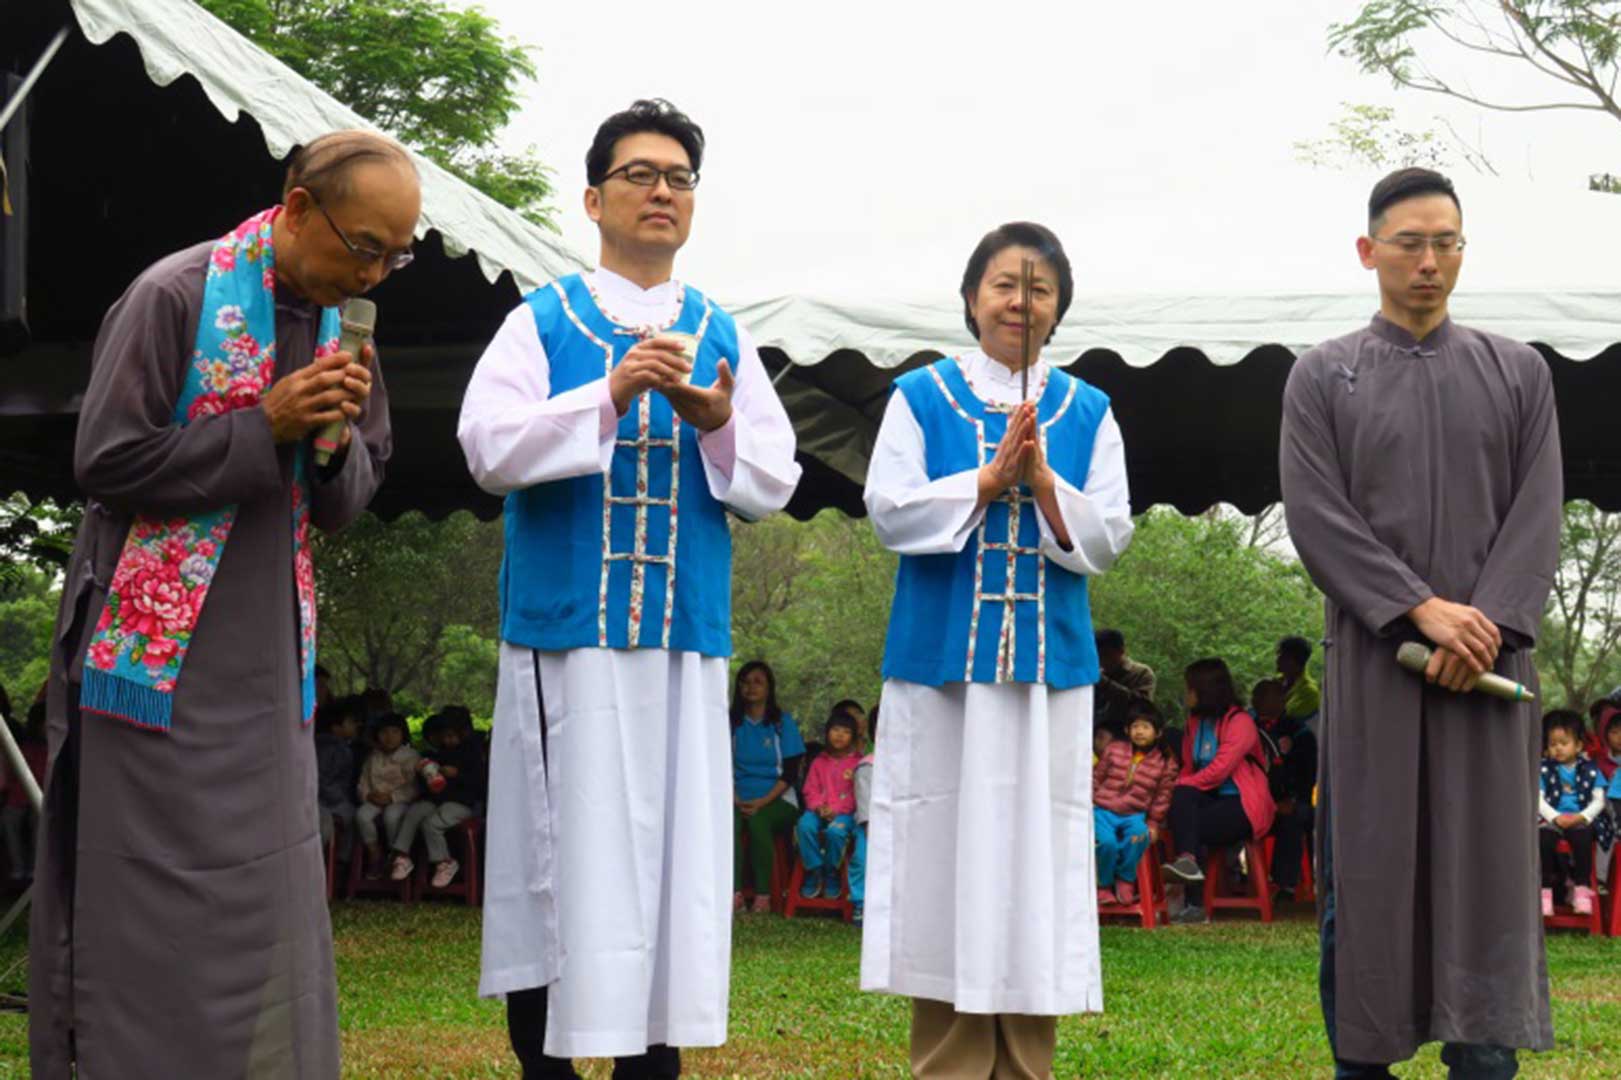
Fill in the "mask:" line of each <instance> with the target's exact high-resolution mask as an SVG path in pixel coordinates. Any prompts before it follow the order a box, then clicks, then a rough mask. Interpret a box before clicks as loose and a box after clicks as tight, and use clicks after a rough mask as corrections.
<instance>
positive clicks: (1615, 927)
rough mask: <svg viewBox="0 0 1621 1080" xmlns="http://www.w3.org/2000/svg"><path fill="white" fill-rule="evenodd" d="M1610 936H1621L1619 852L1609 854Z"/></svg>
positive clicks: (1620, 865)
mask: <svg viewBox="0 0 1621 1080" xmlns="http://www.w3.org/2000/svg"><path fill="white" fill-rule="evenodd" d="M1609 929H1610V936H1611V937H1613V938H1621V852H1616V853H1615V854H1614V855H1612V856H1610V928H1609Z"/></svg>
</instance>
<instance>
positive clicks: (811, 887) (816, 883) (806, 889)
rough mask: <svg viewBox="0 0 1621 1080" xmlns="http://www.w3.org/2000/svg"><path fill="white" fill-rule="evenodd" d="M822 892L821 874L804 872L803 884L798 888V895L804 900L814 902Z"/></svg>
mask: <svg viewBox="0 0 1621 1080" xmlns="http://www.w3.org/2000/svg"><path fill="white" fill-rule="evenodd" d="M821 891H822V872H821V871H820V870H807V871H805V882H804V884H802V885H801V886H800V887H799V895H800V896H803V897H804V898H805V899H806V900H814V899H816V897H817V895H818V894H819V893H821Z"/></svg>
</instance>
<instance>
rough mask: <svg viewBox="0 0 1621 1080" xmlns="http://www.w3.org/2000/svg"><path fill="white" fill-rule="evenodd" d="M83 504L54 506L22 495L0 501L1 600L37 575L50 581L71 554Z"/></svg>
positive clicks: (82, 513)
mask: <svg viewBox="0 0 1621 1080" xmlns="http://www.w3.org/2000/svg"><path fill="white" fill-rule="evenodd" d="M83 516H84V505H83V504H82V503H69V504H68V505H67V506H57V505H56V504H55V503H53V502H51V501H50V500H49V499H35V498H31V497H30V496H28V495H24V494H22V493H21V492H17V493H15V494H12V495H9V496H6V497H4V498H0V597H4V596H6V595H7V594H9V593H13V592H16V591H17V590H21V589H26V588H28V587H29V585H30V584H31V583H32V582H33V581H34V578H35V577H36V576H37V575H39V574H44V575H46V577H47V578H50V579H53V580H54V578H55V577H56V575H57V574H58V573H60V572H61V571H62V569H63V568H65V567H66V566H67V564H68V559H69V558H70V557H71V556H72V554H73V537H74V534H75V533H76V532H78V529H79V521H80V519H81V518H82V517H83Z"/></svg>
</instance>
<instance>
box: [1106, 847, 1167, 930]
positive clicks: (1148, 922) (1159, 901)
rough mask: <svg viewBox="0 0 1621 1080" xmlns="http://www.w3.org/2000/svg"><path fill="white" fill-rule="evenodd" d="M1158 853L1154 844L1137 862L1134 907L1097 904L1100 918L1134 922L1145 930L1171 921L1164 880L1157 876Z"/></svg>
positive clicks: (1146, 849) (1145, 849) (1130, 905)
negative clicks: (1132, 920) (1166, 902)
mask: <svg viewBox="0 0 1621 1080" xmlns="http://www.w3.org/2000/svg"><path fill="white" fill-rule="evenodd" d="M1159 868H1160V859H1159V852H1158V851H1156V850H1155V847H1154V845H1153V844H1149V845H1148V847H1146V848H1144V849H1143V854H1142V857H1141V858H1139V859H1138V860H1137V902H1136V903H1135V904H1119V903H1115V904H1099V905H1098V918H1100V919H1136V920H1137V921H1138V922H1139V923H1140V924H1141V926H1142V928H1143V929H1144V930H1152V929H1154V928H1155V927H1156V926H1160V925H1163V924H1164V923H1168V922H1170V921H1171V920H1170V913H1169V909H1168V908H1167V907H1166V904H1165V879H1164V878H1163V877H1161V876H1160V872H1159Z"/></svg>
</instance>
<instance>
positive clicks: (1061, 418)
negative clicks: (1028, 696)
mask: <svg viewBox="0 0 1621 1080" xmlns="http://www.w3.org/2000/svg"><path fill="white" fill-rule="evenodd" d="M895 389H896V390H897V391H898V392H900V393H902V394H905V395H906V404H907V405H908V406H910V407H911V410H912V415H913V416H914V417H916V418H917V422H918V424H919V426H920V427H921V428H922V429H923V444H924V457H925V464H926V467H927V470H928V475H929V479H930V480H938V479H940V478H941V477H945V476H950V475H952V474H954V473H960V472H963V471H964V470H966V469H977V468H979V467H980V466H981V465H983V464H985V463H986V462H988V461H990V460H991V458H993V457H994V456H995V455H996V446H997V443H999V442H1000V441H1001V439H1002V434H1003V433H1004V432H1005V431H1006V430H1007V417H1008V410H1006V409H1005V408H998V407H995V406H988V405H986V404H985V403H984V402H982V401H980V400H979V398H977V397H975V396H974V393H973V391H972V389H970V388H969V385H968V381H967V380H966V379H965V378H964V377H963V373H962V368H961V367H960V366H958V364H957V361H956V360H954V359H951V358H947V359H944V360H940V361H937V362H936V363H934V364H932V365H930V366H929V367H926V368H919V369H918V370H916V371H910V372H908V373H906V374H905V375H902V376H901V377H900V378H899V379H896V380H895ZM1108 407H1109V399H1108V397H1107V396H1106V395H1105V394H1104V393H1103V392H1102V391H1100V390H1097V389H1095V388H1094V387H1092V386H1089V385H1087V384H1086V383H1084V382H1082V381H1081V380H1079V379H1077V378H1075V377H1074V376H1072V375H1068V374H1066V373H1064V372H1062V371H1059V370H1057V369H1053V370H1052V371H1050V372H1049V373H1048V377H1047V387H1046V390H1045V391H1044V392H1043V393H1042V395H1041V400H1040V401H1039V402H1037V405H1036V424H1037V428H1038V430H1039V431H1040V433H1041V443H1042V447H1043V449H1044V450H1045V452H1046V455H1047V463H1048V465H1050V466H1051V467H1052V469H1053V471H1054V472H1056V473H1057V474H1058V475H1059V476H1061V477H1063V478H1064V479H1065V480H1066V481H1068V482H1069V483H1070V484H1072V485H1073V486H1075V487H1076V488H1081V489H1084V488H1085V487H1086V477H1087V472H1088V470H1089V469H1090V467H1091V463H1092V443H1093V440H1094V438H1095V437H1096V435H1097V430H1098V424H1099V423H1101V422H1102V420H1103V416H1104V413H1105V412H1106V411H1107V410H1108ZM1036 513H1037V511H1036V506H1035V499H1034V497H1033V496H1032V495H1031V493H1030V490H1029V489H1028V488H1026V487H1023V486H1021V487H1019V488H1017V489H1013V490H1010V491H1008V492H1007V493H1006V494H1005V495H1004V496H1003V497H1002V498H1000V499H997V500H995V501H993V502H992V503H991V504H990V506H988V507H986V509H985V516H984V518H983V520H982V521H981V523H980V525H979V528H977V529H976V530H974V533H973V535H971V536H970V537H969V539H968V542H967V544H965V545H964V546H963V549H962V550H961V551H959V552H956V553H955V554H940V555H903V556H901V560H900V569H899V571H898V572H897V574H896V579H895V604H894V606H893V607H892V608H891V609H890V616H889V636H888V639H887V641H886V642H885V646H884V677H885V678H891V679H905V680H907V681H908V682H915V683H922V684H924V685H928V686H940V685H942V684H944V683H952V682H985V683H1005V682H1026V683H1028V682H1035V683H1045V684H1047V685H1049V686H1051V687H1053V688H1054V689H1058V690H1067V689H1069V688H1071V687H1075V686H1090V685H1092V684H1094V683H1096V682H1097V681H1098V654H1097V643H1096V641H1095V640H1094V639H1093V636H1092V612H1091V608H1090V606H1089V604H1088V602H1087V596H1086V578H1085V577H1084V576H1082V575H1080V574H1076V573H1073V572H1072V571H1069V570H1066V569H1064V568H1063V567H1061V566H1058V565H1057V564H1056V563H1053V562H1052V561H1051V560H1049V559H1048V558H1047V557H1046V556H1044V555H1042V554H1041V552H1040V543H1041V528H1040V525H1039V524H1038V523H1037V520H1036Z"/></svg>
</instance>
